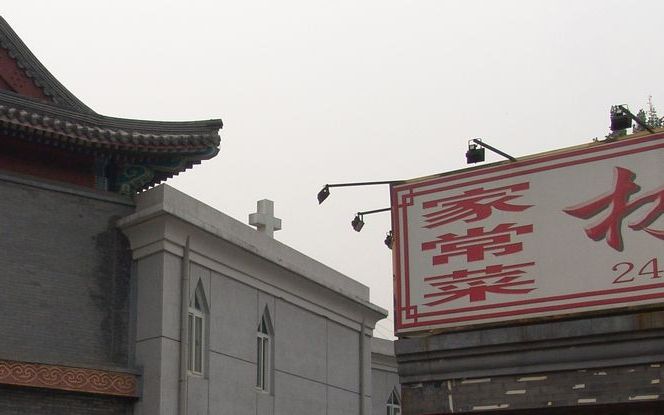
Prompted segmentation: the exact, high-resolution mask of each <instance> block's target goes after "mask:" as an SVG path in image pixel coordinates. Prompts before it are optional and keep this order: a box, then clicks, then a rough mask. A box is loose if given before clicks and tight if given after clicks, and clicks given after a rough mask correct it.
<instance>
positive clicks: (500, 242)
mask: <svg viewBox="0 0 664 415" xmlns="http://www.w3.org/2000/svg"><path fill="white" fill-rule="evenodd" d="M513 226H514V223H502V224H500V225H498V226H496V227H495V228H494V229H493V230H491V231H487V232H485V231H484V228H471V229H468V231H467V235H463V236H459V235H456V234H454V233H446V234H445V235H440V236H439V237H438V239H436V240H435V241H430V242H424V243H423V244H422V250H423V251H428V250H431V249H435V248H440V253H441V254H442V255H435V256H434V257H433V260H432V262H433V265H440V264H447V262H448V260H449V258H450V257H453V256H458V255H465V256H466V259H467V260H468V261H469V262H472V261H481V260H483V259H484V254H485V253H486V252H493V255H494V256H501V255H508V254H513V253H515V252H520V251H521V250H522V249H523V244H522V243H521V242H512V240H511V234H512V233H514V234H516V235H521V234H525V233H531V232H532V231H533V225H524V226H516V227H513Z"/></svg>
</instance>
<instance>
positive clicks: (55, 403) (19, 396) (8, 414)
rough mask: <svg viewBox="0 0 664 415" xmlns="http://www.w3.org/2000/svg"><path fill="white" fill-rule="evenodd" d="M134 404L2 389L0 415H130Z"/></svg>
mask: <svg viewBox="0 0 664 415" xmlns="http://www.w3.org/2000/svg"><path fill="white" fill-rule="evenodd" d="M132 405H133V402H132V401H128V400H127V399H119V398H113V397H106V396H102V395H83V394H75V393H67V392H57V391H47V390H42V389H29V388H13V387H3V386H0V415H88V414H89V415H129V414H131V413H132Z"/></svg>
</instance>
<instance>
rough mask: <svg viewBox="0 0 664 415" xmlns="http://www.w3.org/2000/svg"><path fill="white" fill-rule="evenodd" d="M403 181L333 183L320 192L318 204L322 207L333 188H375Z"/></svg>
mask: <svg viewBox="0 0 664 415" xmlns="http://www.w3.org/2000/svg"><path fill="white" fill-rule="evenodd" d="M400 182H401V180H383V181H379V182H358V183H332V184H329V183H328V184H326V185H325V186H323V188H322V189H321V191H320V192H318V196H317V198H318V204H319V205H320V204H321V203H323V202H324V201H325V199H327V198H328V197H329V196H330V188H331V187H351V186H375V185H378V184H392V183H400Z"/></svg>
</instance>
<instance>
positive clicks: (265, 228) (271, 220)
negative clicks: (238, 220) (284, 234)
mask: <svg viewBox="0 0 664 415" xmlns="http://www.w3.org/2000/svg"><path fill="white" fill-rule="evenodd" d="M256 210H257V212H256V213H252V214H250V215H249V224H250V225H251V226H255V227H256V228H258V230H259V231H260V232H263V233H264V234H266V235H267V236H269V237H271V238H272V237H274V231H278V230H281V219H278V218H275V217H274V202H273V201H271V200H268V199H263V200H259V201H258V203H256Z"/></svg>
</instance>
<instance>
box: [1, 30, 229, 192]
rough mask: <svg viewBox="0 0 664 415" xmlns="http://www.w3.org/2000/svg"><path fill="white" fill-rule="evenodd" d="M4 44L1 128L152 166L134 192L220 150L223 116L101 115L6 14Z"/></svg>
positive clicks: (117, 162)
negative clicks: (60, 77)
mask: <svg viewBox="0 0 664 415" xmlns="http://www.w3.org/2000/svg"><path fill="white" fill-rule="evenodd" d="M0 46H1V47H2V49H0V129H1V130H2V132H4V134H5V135H8V136H13V137H18V138H20V139H22V140H27V141H29V142H32V143H37V144H38V145H40V146H55V147H57V148H60V149H65V150H69V151H73V152H76V153H84V154H90V155H93V156H94V157H95V159H104V160H106V161H108V162H112V164H113V165H114V166H116V167H117V169H126V168H127V166H134V167H136V166H137V165H138V166H140V167H142V168H143V170H145V169H147V170H148V173H149V174H148V176H150V177H149V178H147V176H144V177H143V180H142V181H141V183H139V184H137V183H134V185H132V186H131V189H130V190H131V191H136V190H140V189H143V188H147V187H149V186H151V185H153V184H155V183H158V182H159V181H162V180H164V179H166V178H168V177H171V176H173V175H175V174H178V173H179V172H181V171H184V170H186V169H188V168H190V167H191V166H192V165H193V164H197V163H200V162H201V161H202V160H206V159H210V158H212V157H214V156H215V155H216V154H217V153H218V152H219V148H218V147H219V144H220V137H219V130H220V129H221V128H222V121H221V120H219V119H213V120H205V121H186V122H174V121H145V120H134V119H123V118H114V117H108V116H105V115H101V114H97V113H96V112H94V111H93V110H92V109H90V108H89V107H87V106H86V105H85V104H83V102H81V101H80V100H79V99H78V98H76V97H75V96H74V95H73V94H72V93H71V92H69V91H68V90H67V89H66V88H65V87H64V86H63V85H62V84H61V83H60V82H58V80H57V79H55V77H53V75H52V74H51V73H50V72H49V71H48V70H47V69H46V68H45V67H44V66H43V65H42V64H41V63H40V62H39V61H38V60H37V58H36V57H35V56H34V55H33V54H32V52H30V50H29V49H28V48H27V47H26V46H25V44H24V43H23V42H22V41H21V39H20V38H19V37H18V36H17V35H16V33H15V32H14V31H13V30H12V29H11V27H10V26H9V25H8V24H7V22H6V21H5V20H4V19H2V18H1V17H0ZM122 174H124V173H123V172H120V171H117V172H115V174H114V176H118V177H119V176H121V175H122ZM126 190H127V189H125V191H126Z"/></svg>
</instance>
